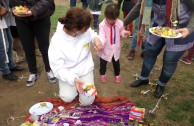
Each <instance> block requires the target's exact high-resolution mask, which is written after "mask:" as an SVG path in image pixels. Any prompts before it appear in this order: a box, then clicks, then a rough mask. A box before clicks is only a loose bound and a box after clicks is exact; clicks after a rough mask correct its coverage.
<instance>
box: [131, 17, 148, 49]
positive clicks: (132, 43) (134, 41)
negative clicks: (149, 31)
mask: <svg viewBox="0 0 194 126" xmlns="http://www.w3.org/2000/svg"><path fill="white" fill-rule="evenodd" d="M138 25H139V18H137V19H136V20H135V30H134V33H133V38H132V42H131V46H130V50H134V51H135V48H136V46H137V35H138ZM146 43H147V41H146V40H145V41H144V43H143V45H142V46H141V50H142V52H145V50H146Z"/></svg>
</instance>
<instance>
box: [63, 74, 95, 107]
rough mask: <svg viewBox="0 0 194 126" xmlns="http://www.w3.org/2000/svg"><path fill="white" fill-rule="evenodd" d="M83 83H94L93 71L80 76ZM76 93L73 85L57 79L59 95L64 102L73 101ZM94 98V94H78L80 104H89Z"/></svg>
mask: <svg viewBox="0 0 194 126" xmlns="http://www.w3.org/2000/svg"><path fill="white" fill-rule="evenodd" d="M80 79H81V80H82V81H83V82H84V84H94V75H93V71H92V72H90V73H88V74H87V75H85V76H82V77H80ZM77 95H78V93H77V89H76V87H75V85H70V84H68V83H64V82H63V81H60V80H59V96H60V98H61V99H62V100H63V101H65V102H71V101H73V100H74V99H75V98H76V96H77ZM94 100H95V96H90V97H85V96H84V94H79V101H80V103H81V105H83V106H87V105H91V104H92V103H93V102H94Z"/></svg>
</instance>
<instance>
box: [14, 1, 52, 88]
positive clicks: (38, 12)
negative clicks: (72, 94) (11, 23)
mask: <svg viewBox="0 0 194 126" xmlns="http://www.w3.org/2000/svg"><path fill="white" fill-rule="evenodd" d="M11 4H12V6H19V5H22V6H27V7H28V8H29V10H28V11H27V12H26V16H27V17H19V16H16V25H17V30H18V34H19V37H20V39H21V43H22V47H23V49H24V52H25V55H26V60H27V62H28V67H29V71H30V75H29V78H28V80H27V82H26V86H33V85H34V84H35V81H36V80H37V79H38V77H39V75H38V70H37V64H36V54H35V37H36V39H37V42H38V46H39V49H40V52H41V53H42V57H43V62H44V65H45V70H46V73H47V76H48V79H49V82H51V83H55V82H56V78H55V77H54V75H53V73H52V71H51V68H50V65H49V60H48V47H49V33H50V26H51V23H50V15H51V10H50V8H54V6H55V4H54V1H53V0H39V1H27V2H26V1H24V0H21V1H19V2H12V3H11ZM14 14H15V13H14ZM15 15H17V14H15Z"/></svg>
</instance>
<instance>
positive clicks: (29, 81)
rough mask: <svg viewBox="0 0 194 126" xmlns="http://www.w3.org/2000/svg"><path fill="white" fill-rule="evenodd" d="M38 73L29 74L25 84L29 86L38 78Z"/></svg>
mask: <svg viewBox="0 0 194 126" xmlns="http://www.w3.org/2000/svg"><path fill="white" fill-rule="evenodd" d="M38 77H39V75H38V74H32V73H31V74H30V75H29V78H28V80H27V81H26V86H27V87H30V86H33V85H34V84H35V82H36V80H37V79H38Z"/></svg>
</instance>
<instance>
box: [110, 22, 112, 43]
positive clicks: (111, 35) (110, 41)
mask: <svg viewBox="0 0 194 126" xmlns="http://www.w3.org/2000/svg"><path fill="white" fill-rule="evenodd" d="M110 44H111V45H112V26H110Z"/></svg>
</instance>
